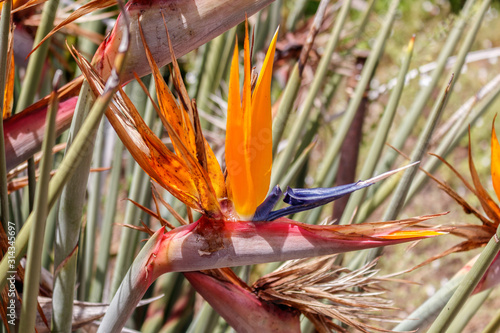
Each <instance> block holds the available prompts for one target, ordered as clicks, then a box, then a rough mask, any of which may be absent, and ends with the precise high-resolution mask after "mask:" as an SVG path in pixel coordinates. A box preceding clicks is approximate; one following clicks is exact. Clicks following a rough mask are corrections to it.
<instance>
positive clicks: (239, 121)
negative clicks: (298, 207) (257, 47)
mask: <svg viewBox="0 0 500 333" xmlns="http://www.w3.org/2000/svg"><path fill="white" fill-rule="evenodd" d="M243 123H244V111H243V109H242V107H241V95H240V75H239V64H238V42H237V41H236V43H235V46H234V53H233V59H232V61H231V72H230V76H229V96H228V106H227V125H226V168H227V180H228V187H229V189H230V190H229V193H228V195H229V196H230V199H231V200H232V201H233V203H234V205H235V208H236V209H237V211H238V212H240V213H241V208H240V207H243V206H244V205H245V202H246V200H247V196H248V194H247V192H246V190H247V188H248V183H247V180H248V177H247V166H246V161H245V153H244V149H245V134H244V129H243Z"/></svg>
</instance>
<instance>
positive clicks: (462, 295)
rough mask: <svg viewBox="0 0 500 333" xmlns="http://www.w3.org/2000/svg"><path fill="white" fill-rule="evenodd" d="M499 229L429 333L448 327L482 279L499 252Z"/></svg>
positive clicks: (436, 332) (437, 332)
mask: <svg viewBox="0 0 500 333" xmlns="http://www.w3.org/2000/svg"><path fill="white" fill-rule="evenodd" d="M499 237H500V228H498V229H497V231H496V233H495V235H494V236H493V237H492V238H491V239H490V241H489V242H488V245H486V247H485V248H484V250H483V251H482V252H481V255H480V256H479V258H478V259H477V261H476V263H475V264H474V266H472V268H471V270H470V271H469V272H468V273H467V275H466V276H465V278H464V280H463V281H462V282H461V283H460V285H459V286H458V289H457V291H456V292H455V293H454V294H453V296H452V297H451V299H450V300H449V301H448V303H447V304H446V306H445V307H444V309H443V311H441V313H440V314H439V316H438V317H437V319H436V320H435V321H434V323H433V324H432V326H431V327H430V328H429V331H428V332H429V333H439V332H444V331H446V329H447V328H448V327H449V326H450V324H451V323H452V321H453V319H454V318H455V316H456V315H457V314H458V312H459V311H460V309H461V308H462V306H463V305H464V303H465V301H466V300H467V298H468V297H469V296H470V294H471V293H472V292H473V291H474V288H476V286H477V284H478V283H479V281H480V280H481V278H482V277H483V275H484V273H485V272H486V270H487V269H488V267H489V266H490V264H491V263H492V262H493V259H495V256H496V255H497V253H498V251H499V250H500V241H499Z"/></svg>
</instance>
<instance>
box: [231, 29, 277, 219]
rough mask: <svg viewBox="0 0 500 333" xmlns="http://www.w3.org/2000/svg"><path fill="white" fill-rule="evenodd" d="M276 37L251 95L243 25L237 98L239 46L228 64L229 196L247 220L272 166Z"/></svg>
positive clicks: (260, 197) (264, 191)
mask: <svg viewBox="0 0 500 333" xmlns="http://www.w3.org/2000/svg"><path fill="white" fill-rule="evenodd" d="M276 39H277V34H276V35H275V36H274V38H273V41H272V42H271V45H270V47H269V50H268V52H267V55H266V58H265V60H264V64H263V67H262V71H261V75H260V76H259V79H258V81H257V85H256V87H255V91H254V93H253V95H252V92H251V72H250V68H251V65H250V45H249V38H248V27H247V26H245V41H244V63H243V68H244V80H243V91H242V96H240V90H239V69H238V47H237V46H235V51H234V55H233V59H232V63H231V73H230V80H229V98H228V115H227V126H226V131H227V132H226V165H227V170H228V185H229V187H230V191H229V193H230V194H231V199H232V201H233V203H234V207H235V209H236V211H237V213H238V214H239V215H240V217H242V218H243V219H246V218H250V217H251V216H252V215H253V214H254V212H255V209H256V208H257V206H258V205H259V204H260V203H262V201H263V200H264V199H265V197H266V195H267V192H268V190H269V183H270V178H271V167H272V129H271V126H272V117H271V94H270V90H271V78H272V67H273V66H272V65H273V59H274V49H275V45H276Z"/></svg>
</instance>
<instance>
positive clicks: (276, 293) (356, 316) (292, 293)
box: [253, 255, 395, 332]
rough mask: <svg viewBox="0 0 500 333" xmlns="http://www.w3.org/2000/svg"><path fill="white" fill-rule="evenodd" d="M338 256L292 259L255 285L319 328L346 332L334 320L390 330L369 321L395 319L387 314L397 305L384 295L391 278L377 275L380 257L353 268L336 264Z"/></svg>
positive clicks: (365, 329) (265, 296)
mask: <svg viewBox="0 0 500 333" xmlns="http://www.w3.org/2000/svg"><path fill="white" fill-rule="evenodd" d="M336 256H337V255H331V256H326V257H320V258H313V259H299V260H295V261H291V262H289V263H287V264H285V265H284V266H283V267H282V268H280V269H278V270H277V271H274V272H272V273H270V274H268V275H266V276H264V277H262V278H260V279H259V280H258V281H257V282H255V284H254V285H253V289H254V290H255V292H256V293H257V295H258V296H259V297H260V298H262V299H264V300H267V301H270V302H273V303H275V304H283V305H286V306H289V307H292V308H296V309H298V310H299V311H300V312H301V313H302V314H303V315H304V316H306V317H307V318H309V319H310V320H311V321H312V323H313V324H314V325H315V327H316V329H317V330H318V331H319V332H330V330H332V329H333V330H337V331H340V332H346V329H345V328H343V327H341V326H339V325H337V324H335V323H334V320H339V321H341V322H342V323H344V324H346V325H348V326H351V327H354V328H355V329H357V330H359V331H362V332H368V330H375V331H379V332H390V331H388V330H385V329H382V328H379V327H376V326H373V325H371V324H368V323H367V322H368V321H372V320H385V321H387V320H394V319H395V318H394V317H389V316H387V315H385V312H387V311H388V310H394V309H395V308H394V307H393V306H392V301H390V300H388V299H386V298H383V297H382V295H383V294H384V293H385V291H386V290H385V289H384V288H383V287H382V286H381V282H385V281H388V280H391V279H388V278H383V277H375V275H376V274H377V273H378V270H376V269H374V266H375V265H376V261H373V262H371V263H369V264H367V265H365V266H364V267H362V268H360V269H358V270H355V271H351V270H349V269H347V268H345V267H342V266H338V265H336V264H335V259H336Z"/></svg>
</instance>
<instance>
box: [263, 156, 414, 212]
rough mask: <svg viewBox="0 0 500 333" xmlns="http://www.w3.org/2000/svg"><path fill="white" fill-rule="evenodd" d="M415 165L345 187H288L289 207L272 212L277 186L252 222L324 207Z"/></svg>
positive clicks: (276, 199)
mask: <svg viewBox="0 0 500 333" xmlns="http://www.w3.org/2000/svg"><path fill="white" fill-rule="evenodd" d="M417 163H418V162H416V163H412V164H410V165H407V166H404V167H402V168H399V169H396V170H392V171H389V172H386V173H383V174H381V175H379V176H376V177H373V178H370V179H368V180H365V181H358V182H356V183H352V184H347V185H341V186H336V187H329V188H313V189H293V188H290V187H288V188H287V190H286V192H285V198H284V199H283V201H284V202H285V203H287V204H289V205H290V206H288V207H285V208H282V209H278V210H276V211H274V212H273V211H272V209H273V208H274V207H275V206H276V203H277V202H278V200H279V199H280V197H281V194H282V193H281V189H280V188H279V186H275V187H274V188H273V190H272V191H271V193H270V194H269V195H268V197H267V198H266V200H264V202H263V203H262V204H261V205H260V206H259V207H257V210H256V212H255V215H254V217H253V220H254V221H272V220H275V219H277V218H280V217H283V216H286V215H290V214H295V213H298V212H302V211H305V210H309V209H313V208H316V207H319V206H322V205H325V204H327V203H329V202H332V201H334V200H337V199H338V198H340V197H343V196H344V195H347V194H349V193H352V192H354V191H357V190H360V189H362V188H365V187H368V186H370V185H373V184H375V183H376V182H378V181H380V180H382V179H385V178H387V177H389V176H391V175H393V174H395V173H396V172H398V171H401V170H402V169H406V168H408V167H411V166H414V165H416V164H417Z"/></svg>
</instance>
